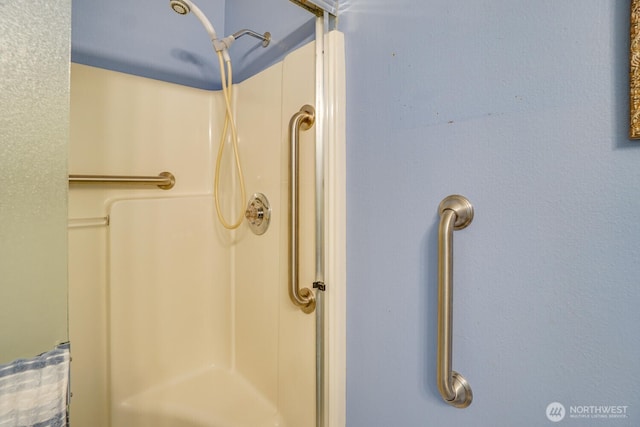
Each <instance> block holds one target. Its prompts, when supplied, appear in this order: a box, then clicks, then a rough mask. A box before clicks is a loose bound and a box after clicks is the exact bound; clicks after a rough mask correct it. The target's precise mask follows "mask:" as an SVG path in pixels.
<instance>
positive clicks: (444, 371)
mask: <svg viewBox="0 0 640 427" xmlns="http://www.w3.org/2000/svg"><path fill="white" fill-rule="evenodd" d="M438 211H439V213H440V227H439V228H438V360H437V367H436V370H437V375H436V381H437V383H438V390H439V391H440V394H441V395H442V398H443V399H444V401H445V402H447V403H448V404H449V405H451V406H455V407H456V408H466V407H467V406H469V405H471V401H472V400H473V393H472V392H471V386H470V385H469V383H468V382H467V380H465V379H464V377H463V376H462V375H460V374H459V373H457V372H455V371H453V370H452V369H451V359H452V357H451V348H452V340H453V339H452V324H453V230H462V229H463V228H465V227H466V226H468V225H469V224H470V223H471V220H473V206H472V205H471V203H469V200H467V199H466V198H465V197H463V196H458V195H452V196H448V197H445V198H444V200H442V202H440V206H439V207H438Z"/></svg>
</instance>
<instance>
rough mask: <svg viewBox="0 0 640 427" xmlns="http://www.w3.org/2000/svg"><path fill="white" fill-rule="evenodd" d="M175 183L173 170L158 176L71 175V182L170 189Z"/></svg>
mask: <svg viewBox="0 0 640 427" xmlns="http://www.w3.org/2000/svg"><path fill="white" fill-rule="evenodd" d="M175 183H176V178H175V177H174V176H173V174H172V173H171V172H162V173H160V174H158V176H127V175H124V176H123V175H69V184H127V185H157V186H158V188H161V189H163V190H170V189H172V188H173V186H174V185H175Z"/></svg>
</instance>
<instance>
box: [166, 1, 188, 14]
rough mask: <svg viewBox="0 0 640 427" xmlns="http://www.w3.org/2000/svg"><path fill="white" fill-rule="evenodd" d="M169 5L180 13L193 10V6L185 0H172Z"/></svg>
mask: <svg viewBox="0 0 640 427" xmlns="http://www.w3.org/2000/svg"><path fill="white" fill-rule="evenodd" d="M169 6H171V9H173V10H174V11H176V13H179V14H180V15H186V14H187V13H189V12H191V8H190V7H189V5H188V4H187V3H186V2H185V1H183V0H171V1H170V2H169Z"/></svg>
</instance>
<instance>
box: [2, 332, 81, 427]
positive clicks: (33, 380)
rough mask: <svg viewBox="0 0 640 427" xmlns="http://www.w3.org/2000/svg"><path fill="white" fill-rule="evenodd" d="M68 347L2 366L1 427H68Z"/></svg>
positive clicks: (57, 348) (64, 345)
mask: <svg viewBox="0 0 640 427" xmlns="http://www.w3.org/2000/svg"><path fill="white" fill-rule="evenodd" d="M69 360H70V357H69V343H65V344H61V345H59V346H58V347H56V348H55V349H54V350H51V351H49V352H47V353H44V354H42V355H40V356H37V357H34V358H33V359H20V360H16V361H15V362H13V363H10V364H8V365H0V427H27V426H29V427H64V426H67V425H68V424H67V403H68V400H69V396H68V393H69Z"/></svg>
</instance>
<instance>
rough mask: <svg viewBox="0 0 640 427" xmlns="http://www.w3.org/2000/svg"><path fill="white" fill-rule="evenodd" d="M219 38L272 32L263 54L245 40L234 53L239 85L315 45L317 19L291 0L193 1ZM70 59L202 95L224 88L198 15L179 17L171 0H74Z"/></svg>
mask: <svg viewBox="0 0 640 427" xmlns="http://www.w3.org/2000/svg"><path fill="white" fill-rule="evenodd" d="M194 3H195V4H196V5H197V6H198V7H199V8H200V9H201V10H202V12H203V13H204V14H205V15H206V16H207V18H208V19H209V20H210V21H211V23H212V24H213V26H214V28H215V30H216V33H217V35H218V37H219V38H222V37H224V36H226V35H229V34H232V33H235V32H236V31H238V30H241V29H244V28H248V29H251V30H254V31H256V32H258V33H261V34H262V33H264V32H266V31H269V32H271V33H272V42H271V44H270V45H269V46H268V47H267V48H263V47H262V46H261V44H260V41H258V40H257V39H255V38H252V37H250V36H244V37H241V38H240V39H238V40H237V41H236V42H235V43H234V44H233V46H232V48H231V49H230V54H231V58H232V63H233V66H234V73H233V78H234V82H240V81H242V80H244V79H246V78H247V77H250V76H252V75H254V74H255V73H257V72H259V71H261V70H263V69H265V68H266V67H268V66H269V65H272V64H274V63H276V62H278V61H279V60H281V59H282V58H283V57H284V55H286V53H287V52H289V51H291V50H292V49H294V48H296V47H298V46H301V45H302V44H304V43H305V42H308V41H311V40H312V39H313V35H314V34H315V27H314V23H313V17H312V16H311V15H310V14H309V13H308V12H306V11H304V10H302V9H301V8H299V7H298V6H296V5H295V4H293V3H291V2H289V1H288V0H268V1H255V0H234V1H225V0H194ZM72 27H73V31H72V52H71V53H72V55H71V60H72V61H73V62H77V63H80V64H86V65H91V66H95V67H101V68H106V69H109V70H114V71H121V72H125V73H130V74H135V75H139V76H143V77H149V78H154V79H159V80H166V81H169V82H173V83H178V84H183V85H187V86H193V87H198V88H202V89H220V72H219V68H218V59H217V57H216V55H215V52H214V50H213V48H212V46H211V43H210V42H209V37H208V35H207V33H206V31H205V29H204V27H203V26H202V25H201V24H200V22H199V21H198V19H197V18H196V17H195V15H193V14H189V15H186V16H181V15H178V14H177V13H175V12H173V11H172V10H171V8H170V6H169V0H135V1H130V0H128V1H127V0H109V1H103V0H76V1H74V2H73V22H72Z"/></svg>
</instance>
